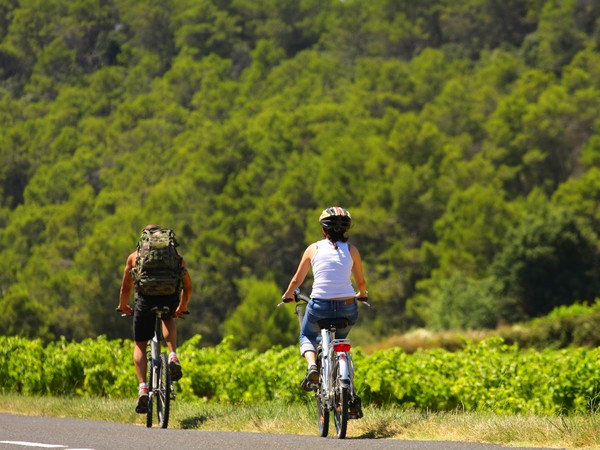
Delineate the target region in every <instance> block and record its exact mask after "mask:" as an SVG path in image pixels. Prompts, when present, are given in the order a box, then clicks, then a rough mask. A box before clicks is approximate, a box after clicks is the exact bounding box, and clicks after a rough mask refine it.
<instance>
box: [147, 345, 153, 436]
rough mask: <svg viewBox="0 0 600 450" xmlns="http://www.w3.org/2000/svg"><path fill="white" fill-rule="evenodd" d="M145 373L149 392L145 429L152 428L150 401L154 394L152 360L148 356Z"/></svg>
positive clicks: (151, 405)
mask: <svg viewBox="0 0 600 450" xmlns="http://www.w3.org/2000/svg"><path fill="white" fill-rule="evenodd" d="M146 367H147V372H148V377H147V380H148V390H149V391H150V392H149V393H148V394H149V399H148V412H146V427H147V428H152V407H153V404H154V402H153V401H152V397H154V393H153V392H152V383H153V381H154V367H153V366H152V358H151V357H150V355H148V361H147V363H146Z"/></svg>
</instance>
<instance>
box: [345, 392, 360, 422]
mask: <svg viewBox="0 0 600 450" xmlns="http://www.w3.org/2000/svg"><path fill="white" fill-rule="evenodd" d="M362 416H363V413H362V408H361V404H360V397H359V396H358V395H355V396H354V400H352V401H351V402H350V403H349V404H348V419H360V418H361V417H362Z"/></svg>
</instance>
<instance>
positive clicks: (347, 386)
mask: <svg viewBox="0 0 600 450" xmlns="http://www.w3.org/2000/svg"><path fill="white" fill-rule="evenodd" d="M293 300H294V301H295V302H296V314H297V315H298V320H299V321H300V324H302V317H303V313H302V306H300V305H299V304H298V302H302V303H303V304H304V305H303V306H304V307H305V306H306V304H308V302H309V301H310V298H308V297H307V296H305V295H303V294H301V293H300V290H299V289H296V290H295V291H294V299H293ZM357 300H359V301H361V302H363V303H364V304H365V305H367V306H369V307H370V306H371V305H370V304H369V303H368V302H367V301H366V300H367V299H366V298H357ZM284 303H288V302H286V301H285V300H284V301H283V302H281V303H279V305H278V306H281V305H282V304H284ZM317 323H318V324H319V328H320V329H321V342H320V343H319V345H318V347H317V368H318V370H319V381H318V383H317V384H316V385H314V386H312V387H313V390H314V397H315V400H316V404H317V420H318V425H319V435H320V436H321V437H327V435H328V434H329V418H330V413H331V412H332V411H333V417H334V423H335V429H336V437H337V438H338V439H344V438H345V437H346V431H347V427H348V420H349V419H360V418H361V417H362V412H360V411H361V409H360V398H359V397H358V396H357V395H356V392H355V390H354V364H353V362H352V354H351V353H350V350H351V348H352V345H351V344H350V339H336V337H335V332H336V330H337V329H340V328H345V327H347V326H348V325H349V321H348V320H347V319H344V318H334V319H321V320H319V321H317ZM350 409H352V410H353V412H352V414H350Z"/></svg>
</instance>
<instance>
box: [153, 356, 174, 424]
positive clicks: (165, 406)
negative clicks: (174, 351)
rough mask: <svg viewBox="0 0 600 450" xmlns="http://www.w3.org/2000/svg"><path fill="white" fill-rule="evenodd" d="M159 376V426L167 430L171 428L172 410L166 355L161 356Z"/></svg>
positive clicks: (156, 395) (157, 403)
mask: <svg viewBox="0 0 600 450" xmlns="http://www.w3.org/2000/svg"><path fill="white" fill-rule="evenodd" d="M158 374H159V375H158V383H157V385H158V389H157V391H156V392H155V395H154V397H155V398H156V413H157V415H158V426H159V427H161V428H167V427H168V426H169V413H170V410H171V373H170V371H169V365H168V364H167V354H166V353H161V354H160V371H159V372H158Z"/></svg>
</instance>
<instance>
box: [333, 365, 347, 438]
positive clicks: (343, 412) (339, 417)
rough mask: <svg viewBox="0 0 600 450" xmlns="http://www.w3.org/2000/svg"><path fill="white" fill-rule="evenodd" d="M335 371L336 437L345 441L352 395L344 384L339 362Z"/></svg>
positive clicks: (334, 417) (334, 415)
mask: <svg viewBox="0 0 600 450" xmlns="http://www.w3.org/2000/svg"><path fill="white" fill-rule="evenodd" d="M333 370H334V372H333V376H334V378H333V379H334V389H333V394H334V402H333V419H334V421H335V431H336V437H337V438H338V439H344V438H345V437H346V430H347V428H348V397H349V395H350V393H349V389H348V387H347V386H345V385H344V384H342V380H341V378H340V371H339V365H338V364H337V360H336V363H335V367H334V369H333Z"/></svg>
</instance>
